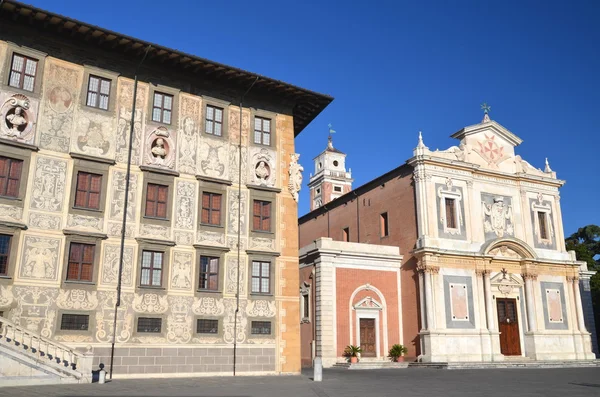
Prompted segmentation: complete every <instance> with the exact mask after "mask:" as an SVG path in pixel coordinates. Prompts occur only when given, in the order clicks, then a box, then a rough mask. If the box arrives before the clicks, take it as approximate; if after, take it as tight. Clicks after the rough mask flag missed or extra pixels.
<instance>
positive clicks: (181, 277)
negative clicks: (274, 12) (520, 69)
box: [171, 251, 193, 290]
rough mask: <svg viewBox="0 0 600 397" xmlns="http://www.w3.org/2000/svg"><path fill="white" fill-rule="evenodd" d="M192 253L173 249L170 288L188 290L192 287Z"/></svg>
mask: <svg viewBox="0 0 600 397" xmlns="http://www.w3.org/2000/svg"><path fill="white" fill-rule="evenodd" d="M192 256H193V255H192V253H191V252H180V251H174V253H173V265H172V267H171V269H172V270H171V289H173V290H190V289H191V288H192Z"/></svg>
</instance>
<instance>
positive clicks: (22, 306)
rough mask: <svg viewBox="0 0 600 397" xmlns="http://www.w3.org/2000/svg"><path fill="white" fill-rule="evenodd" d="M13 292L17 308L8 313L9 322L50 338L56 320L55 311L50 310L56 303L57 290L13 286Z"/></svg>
mask: <svg viewBox="0 0 600 397" xmlns="http://www.w3.org/2000/svg"><path fill="white" fill-rule="evenodd" d="M13 290H14V297H15V298H16V299H15V301H16V302H17V306H16V307H15V308H14V309H13V310H11V312H10V318H9V319H10V321H12V322H13V323H15V324H16V325H20V326H21V327H24V328H26V329H27V330H29V331H33V332H38V333H40V334H41V335H42V336H43V337H45V338H50V337H51V336H52V333H53V329H54V322H55V320H56V310H54V309H52V306H53V305H54V302H55V301H56V296H57V295H58V289H56V288H45V287H38V286H26V287H20V286H15V287H13Z"/></svg>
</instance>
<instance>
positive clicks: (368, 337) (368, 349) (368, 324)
mask: <svg viewBox="0 0 600 397" xmlns="http://www.w3.org/2000/svg"><path fill="white" fill-rule="evenodd" d="M360 348H361V349H362V353H361V356H363V357H375V356H377V351H376V348H377V343H376V337H375V319H374V318H361V319H360Z"/></svg>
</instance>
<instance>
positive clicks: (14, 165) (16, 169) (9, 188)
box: [0, 156, 23, 197]
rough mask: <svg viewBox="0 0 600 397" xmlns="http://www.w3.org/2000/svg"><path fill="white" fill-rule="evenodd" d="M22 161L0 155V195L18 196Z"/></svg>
mask: <svg viewBox="0 0 600 397" xmlns="http://www.w3.org/2000/svg"><path fill="white" fill-rule="evenodd" d="M22 169H23V161H22V160H15V159H12V158H10V157H4V156H0V196H4V197H18V196H19V185H20V184H21V170H22Z"/></svg>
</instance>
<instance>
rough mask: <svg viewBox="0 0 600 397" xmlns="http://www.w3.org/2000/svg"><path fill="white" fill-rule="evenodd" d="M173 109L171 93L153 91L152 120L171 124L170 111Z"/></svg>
mask: <svg viewBox="0 0 600 397" xmlns="http://www.w3.org/2000/svg"><path fill="white" fill-rule="evenodd" d="M172 111H173V95H169V94H163V93H161V92H155V93H154V102H153V103H152V121H156V122H159V123H164V124H171V112H172Z"/></svg>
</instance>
